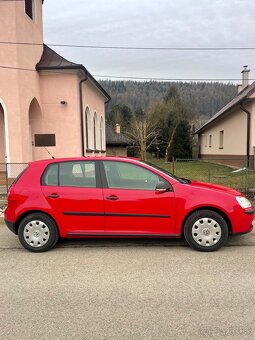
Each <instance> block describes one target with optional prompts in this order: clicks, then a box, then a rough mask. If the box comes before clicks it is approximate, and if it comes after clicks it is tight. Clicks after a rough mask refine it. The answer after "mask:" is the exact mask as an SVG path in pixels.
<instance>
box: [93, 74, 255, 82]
mask: <svg viewBox="0 0 255 340" xmlns="http://www.w3.org/2000/svg"><path fill="white" fill-rule="evenodd" d="M94 77H96V78H114V79H117V78H122V79H140V80H162V81H185V80H186V81H242V79H241V78H155V77H135V76H130V77H128V76H103V75H94ZM249 80H255V79H249Z"/></svg>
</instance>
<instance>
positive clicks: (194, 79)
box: [0, 65, 255, 81]
mask: <svg viewBox="0 0 255 340" xmlns="http://www.w3.org/2000/svg"><path fill="white" fill-rule="evenodd" d="M0 69H8V70H19V71H31V72H38V71H37V70H35V69H32V68H31V69H30V68H22V67H12V66H2V65H0ZM54 72H55V73H59V72H61V71H60V70H54ZM93 77H95V78H109V79H129V80H158V81H242V79H240V78H161V77H139V76H116V75H96V74H95V75H93ZM250 80H252V81H253V80H255V79H250Z"/></svg>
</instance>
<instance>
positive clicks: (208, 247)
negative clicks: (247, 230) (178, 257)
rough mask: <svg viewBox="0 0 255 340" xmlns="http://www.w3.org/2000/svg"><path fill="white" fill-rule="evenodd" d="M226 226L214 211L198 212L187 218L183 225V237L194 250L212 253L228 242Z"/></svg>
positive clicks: (223, 220)
mask: <svg viewBox="0 0 255 340" xmlns="http://www.w3.org/2000/svg"><path fill="white" fill-rule="evenodd" d="M228 233H229V232H228V225H227V223H226V221H225V219H224V218H223V217H222V216H221V215H220V214H218V213H217V212H215V211H212V210H199V211H196V212H194V213H193V214H192V215H190V216H189V217H188V219H187V220H186V222H185V224H184V237H185V239H186V241H187V242H188V244H189V245H190V246H191V247H192V248H193V249H195V250H199V251H205V252H209V251H214V250H217V249H219V248H221V247H222V246H223V245H224V244H225V243H226V242H227V240H228Z"/></svg>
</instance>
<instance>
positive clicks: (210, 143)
mask: <svg viewBox="0 0 255 340" xmlns="http://www.w3.org/2000/svg"><path fill="white" fill-rule="evenodd" d="M211 147H212V135H209V148H211Z"/></svg>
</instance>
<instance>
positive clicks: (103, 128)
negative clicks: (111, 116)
mask: <svg viewBox="0 0 255 340" xmlns="http://www.w3.org/2000/svg"><path fill="white" fill-rule="evenodd" d="M100 143H101V151H103V150H105V125H104V119H103V117H101V119H100Z"/></svg>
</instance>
